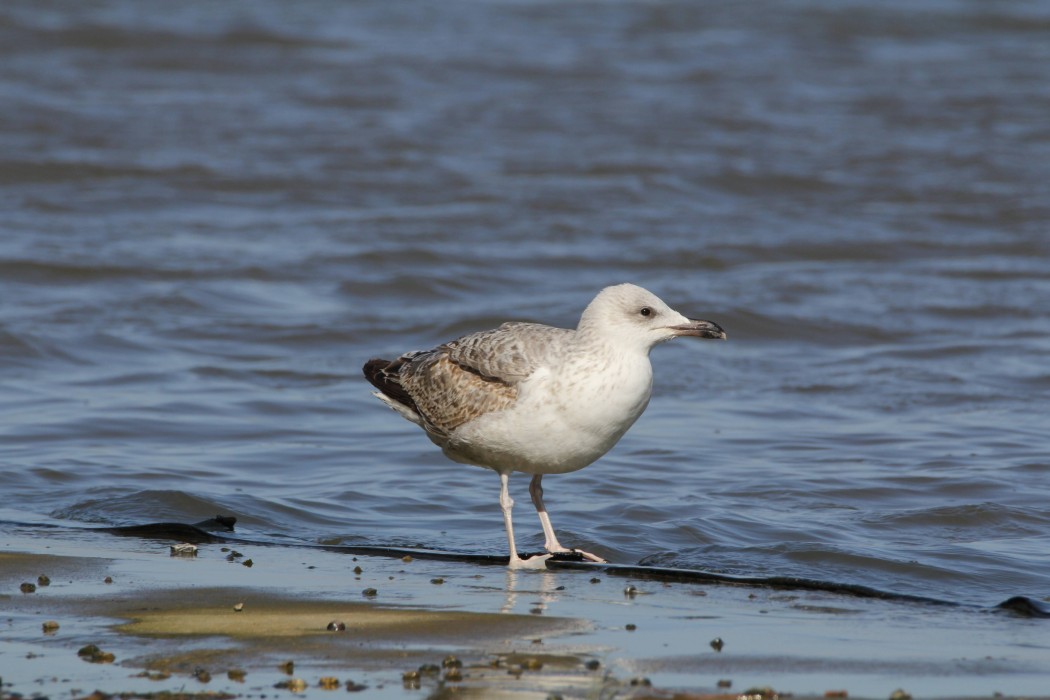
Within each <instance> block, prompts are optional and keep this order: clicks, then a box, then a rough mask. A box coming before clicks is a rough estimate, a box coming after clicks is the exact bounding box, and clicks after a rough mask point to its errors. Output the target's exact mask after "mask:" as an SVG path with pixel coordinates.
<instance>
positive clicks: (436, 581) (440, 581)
mask: <svg viewBox="0 0 1050 700" xmlns="http://www.w3.org/2000/svg"><path fill="white" fill-rule="evenodd" d="M430 582H431V583H433V584H434V585H435V586H440V585H441V584H443V583H444V582H445V579H443V578H432V579H430Z"/></svg>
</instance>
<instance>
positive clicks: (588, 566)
mask: <svg viewBox="0 0 1050 700" xmlns="http://www.w3.org/2000/svg"><path fill="white" fill-rule="evenodd" d="M236 522H237V519H236V518H233V517H229V516H224V515H217V516H215V517H214V518H211V519H209V520H204V521H202V522H199V523H195V524H193V525H188V524H185V523H146V524H143V525H124V526H117V527H93V528H80V529H89V530H95V531H98V532H108V533H110V534H113V535H120V536H123V537H138V538H142V539H158V540H178V541H180V542H190V543H193V544H198V543H210V542H228V543H236V544H241V545H256V546H262V547H300V548H301V547H307V548H310V549H319V550H324V551H327V552H337V553H340V554H353V555H360V556H371V557H393V558H398V559H400V558H401V557H404V556H411V557H413V558H415V559H434V560H438V561H449V562H459V563H463V564H480V565H484V566H506V565H507V557H506V556H503V555H494V554H465V553H461V552H448V551H443V550H436V549H415V548H410V547H387V546H382V545H325V544H312V543H308V542H266V541H262V540H249V539H244V538H240V537H235V536H232V535H230V534H229V533H232V532H233V527H234V524H235V523H236ZM9 524H17V525H29V526H31V527H39V526H40V525H39V524H29V523H9ZM46 527H60V526H59V525H49V526H46ZM530 556H535V555H529V554H523V555H522V557H523V558H526V559H527V558H529V557H530ZM547 568H548V569H552V570H561V571H567V570H574V571H590V572H596V571H601V572H603V573H605V574H606V575H609V576H619V577H623V578H634V579H644V580H648V581H659V582H668V583H695V584H718V585H726V586H749V587H753V588H769V589H774V590H803V591H822V592H826V593H835V594H839V595H846V596H852V597H855V598H868V599H875V600H886V601H894V602H901V603H918V604H922V605H937V606H946V607H954V608H972V609H974V610H978V611H984V612H1007V613H1010V614H1013V615H1018V616H1021V617H1027V618H1045V619H1050V607H1048V606H1047V605H1045V604H1044V603H1041V602H1039V601H1037V600H1034V599H1032V598H1029V597H1027V596H1013V597H1011V598H1008V599H1006V600H1004V601H1003V602H1001V603H999V604H998V605H996V606H994V607H992V608H985V607H981V606H977V605H968V604H965V603H958V602H955V601H950V600H941V599H938V598H929V597H926V596H917V595H909V594H907V593H893V592H890V591H881V590H878V589H876V588H869V587H868V586H861V585H859V584H852V583H835V582H833V581H819V580H816V579H806V578H796V577H793V576H730V575H728V574H718V573H713V572H707V571H698V570H695V569H672V568H666V567H656V566H641V565H633V566H632V565H626V564H597V563H594V562H589V561H584V560H583V557H582V556H581V555H579V554H575V553H566V554H554V555H552V556H551V558H550V559H548V560H547Z"/></svg>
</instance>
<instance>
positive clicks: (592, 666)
mask: <svg viewBox="0 0 1050 700" xmlns="http://www.w3.org/2000/svg"><path fill="white" fill-rule="evenodd" d="M601 667H602V662H601V661H599V660H598V659H591V660H590V661H588V662H587V663H585V664H584V668H586V669H587V670H588V671H597V670H598V669H599V668H601Z"/></svg>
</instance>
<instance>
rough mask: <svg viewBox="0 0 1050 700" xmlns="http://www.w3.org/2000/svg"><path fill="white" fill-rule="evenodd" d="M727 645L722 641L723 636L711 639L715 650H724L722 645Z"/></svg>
mask: <svg viewBox="0 0 1050 700" xmlns="http://www.w3.org/2000/svg"><path fill="white" fill-rule="evenodd" d="M724 646H725V642H723V641H722V638H721V637H715V638H714V639H712V640H711V648H712V649H714V650H715V651H722V647H724Z"/></svg>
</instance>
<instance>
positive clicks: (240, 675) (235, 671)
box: [226, 668, 248, 683]
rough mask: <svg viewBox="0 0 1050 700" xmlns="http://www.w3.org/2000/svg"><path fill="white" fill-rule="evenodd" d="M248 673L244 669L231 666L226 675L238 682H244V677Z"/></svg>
mask: <svg viewBox="0 0 1050 700" xmlns="http://www.w3.org/2000/svg"><path fill="white" fill-rule="evenodd" d="M247 675H248V674H247V673H246V672H245V671H244V670H242V669H239V668H231V669H230V670H229V671H227V672H226V677H227V678H229V679H230V680H231V681H235V682H237V683H243V682H244V677H245V676H247Z"/></svg>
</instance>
